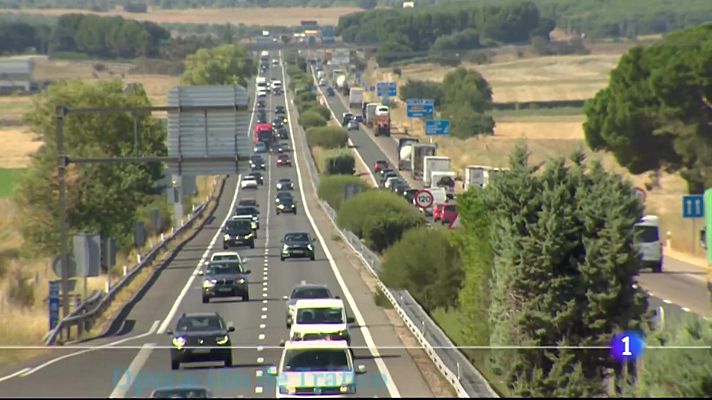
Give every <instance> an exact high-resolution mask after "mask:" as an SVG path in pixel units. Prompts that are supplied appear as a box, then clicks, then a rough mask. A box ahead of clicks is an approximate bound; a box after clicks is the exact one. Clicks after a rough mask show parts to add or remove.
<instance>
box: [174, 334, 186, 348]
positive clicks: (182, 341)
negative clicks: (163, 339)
mask: <svg viewBox="0 0 712 400" xmlns="http://www.w3.org/2000/svg"><path fill="white" fill-rule="evenodd" d="M173 346H175V347H176V348H177V349H178V350H180V349H181V348H183V346H185V338H184V337H176V338H173Z"/></svg>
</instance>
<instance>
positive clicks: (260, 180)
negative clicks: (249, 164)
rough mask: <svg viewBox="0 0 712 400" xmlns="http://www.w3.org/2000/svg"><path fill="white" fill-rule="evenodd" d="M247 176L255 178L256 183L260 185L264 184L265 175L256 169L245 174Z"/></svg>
mask: <svg viewBox="0 0 712 400" xmlns="http://www.w3.org/2000/svg"><path fill="white" fill-rule="evenodd" d="M247 176H249V177H253V178H255V180H256V181H257V183H259V184H260V185H264V184H265V177H264V176H262V174H261V173H259V172H257V171H252V172H250V173H249V174H247Z"/></svg>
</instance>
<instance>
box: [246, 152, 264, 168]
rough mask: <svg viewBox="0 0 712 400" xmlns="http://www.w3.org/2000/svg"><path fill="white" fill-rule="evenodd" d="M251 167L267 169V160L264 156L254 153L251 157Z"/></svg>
mask: <svg viewBox="0 0 712 400" xmlns="http://www.w3.org/2000/svg"><path fill="white" fill-rule="evenodd" d="M250 168H253V169H262V170H264V169H267V167H266V166H265V160H264V159H263V158H262V156H258V155H254V156H252V157H250Z"/></svg>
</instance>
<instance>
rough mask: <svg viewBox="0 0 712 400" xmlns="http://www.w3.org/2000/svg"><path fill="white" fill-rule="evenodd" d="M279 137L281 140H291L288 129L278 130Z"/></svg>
mask: <svg viewBox="0 0 712 400" xmlns="http://www.w3.org/2000/svg"><path fill="white" fill-rule="evenodd" d="M277 137H278V138H280V139H289V131H288V130H287V128H286V127H284V126H283V127H281V128H279V129H277Z"/></svg>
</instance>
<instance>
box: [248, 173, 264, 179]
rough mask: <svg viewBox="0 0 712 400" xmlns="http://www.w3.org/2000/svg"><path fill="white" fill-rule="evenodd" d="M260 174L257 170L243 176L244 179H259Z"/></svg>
mask: <svg viewBox="0 0 712 400" xmlns="http://www.w3.org/2000/svg"><path fill="white" fill-rule="evenodd" d="M261 176H262V174H259V173H257V172H253V173H251V174H249V175H247V176H246V177H245V179H259V178H260V177H261Z"/></svg>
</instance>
